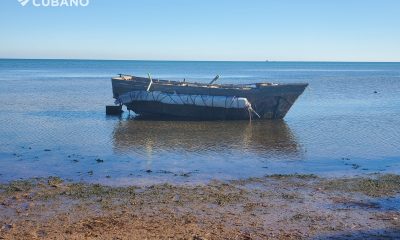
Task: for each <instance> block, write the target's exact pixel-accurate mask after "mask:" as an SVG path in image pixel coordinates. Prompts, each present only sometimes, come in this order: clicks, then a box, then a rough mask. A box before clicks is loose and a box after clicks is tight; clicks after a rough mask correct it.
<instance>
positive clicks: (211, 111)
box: [127, 101, 250, 120]
mask: <svg viewBox="0 0 400 240" xmlns="http://www.w3.org/2000/svg"><path fill="white" fill-rule="evenodd" d="M127 108H128V109H130V110H132V111H134V112H135V113H138V114H141V115H159V116H163V117H178V118H184V119H196V120H228V119H232V120H243V119H249V118H250V113H249V111H248V110H247V109H238V108H229V109H228V108H220V107H203V106H195V105H179V104H163V103H160V102H150V101H134V102H131V103H129V104H127Z"/></svg>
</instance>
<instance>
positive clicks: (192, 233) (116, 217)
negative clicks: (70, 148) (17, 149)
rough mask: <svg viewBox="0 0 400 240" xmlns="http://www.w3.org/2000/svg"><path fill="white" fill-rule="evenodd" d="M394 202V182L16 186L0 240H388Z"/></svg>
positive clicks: (3, 202)
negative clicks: (358, 239)
mask: <svg viewBox="0 0 400 240" xmlns="http://www.w3.org/2000/svg"><path fill="white" fill-rule="evenodd" d="M399 192H400V176H399V175H369V176H366V177H358V178H348V179H343V178H341V179H338V178H336V179H327V178H320V177H317V176H314V175H270V176H265V177H262V178H249V179H245V180H235V181H228V182H221V181H213V182H210V183H208V184H202V185H170V184H162V185H152V186H147V187H139V186H129V187H110V186H103V185H98V184H86V183H71V182H65V181H63V180H62V179H60V178H58V177H51V178H46V179H30V180H21V181H14V182H11V183H8V184H3V185H0V239H320V238H324V239H325V238H335V239H341V238H343V239H351V238H362V239H365V238H368V237H369V238H385V239H386V238H388V239H390V238H393V239H394V238H396V237H399V236H400V221H399V219H400V212H399V209H400V206H399V203H400V201H399V195H398V193H399Z"/></svg>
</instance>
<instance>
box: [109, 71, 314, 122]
mask: <svg viewBox="0 0 400 240" xmlns="http://www.w3.org/2000/svg"><path fill="white" fill-rule="evenodd" d="M218 79H219V76H216V77H215V78H214V79H213V80H212V81H211V82H210V83H208V84H207V83H197V82H187V81H186V80H185V79H183V80H182V81H170V80H162V79H153V78H152V77H151V76H150V74H149V75H148V77H137V76H132V75H127V74H119V75H118V76H116V77H113V78H112V79H111V81H112V90H113V97H114V99H115V104H117V105H120V106H122V105H125V106H126V108H127V109H128V110H132V111H133V112H135V113H136V114H138V115H139V116H141V117H151V118H177V119H188V120H189V119H192V120H247V119H250V120H251V119H283V118H284V117H285V115H286V114H287V112H288V111H289V109H290V108H291V107H292V105H293V104H294V102H295V101H296V100H297V98H298V97H299V96H300V95H301V94H302V93H303V92H304V90H305V88H306V87H307V86H308V84H307V83H294V84H293V83H291V84H276V83H269V82H259V83H254V84H216V83H215V82H216V81H217V80H218Z"/></svg>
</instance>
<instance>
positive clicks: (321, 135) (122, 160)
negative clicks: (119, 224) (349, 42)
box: [0, 60, 400, 184]
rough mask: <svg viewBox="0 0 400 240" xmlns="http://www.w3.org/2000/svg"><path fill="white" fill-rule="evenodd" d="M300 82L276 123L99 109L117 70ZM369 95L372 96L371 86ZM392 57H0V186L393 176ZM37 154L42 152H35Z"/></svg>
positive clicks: (399, 118) (395, 67)
mask: <svg viewBox="0 0 400 240" xmlns="http://www.w3.org/2000/svg"><path fill="white" fill-rule="evenodd" d="M147 72H150V73H151V74H152V76H153V77H156V78H158V77H161V78H166V79H174V80H179V79H183V78H186V79H187V80H191V81H198V82H208V81H210V80H211V79H212V78H213V77H214V76H215V75H216V74H219V75H220V76H221V79H220V80H219V81H220V82H221V83H252V82H257V81H272V82H278V83H287V82H308V83H309V84H310V85H309V87H308V88H307V89H306V91H305V92H304V94H303V95H302V96H301V97H300V98H299V100H298V101H297V102H296V103H295V105H294V106H293V108H292V109H291V110H290V111H289V114H288V115H287V116H286V118H285V120H284V121H253V122H252V123H249V122H247V121H236V122H223V121H217V122H184V121H143V120H135V119H134V118H133V115H130V116H129V115H128V114H127V113H125V114H124V115H123V116H121V117H107V116H105V105H110V104H112V103H113V99H112V92H111V81H110V77H112V76H114V75H115V74H117V73H130V74H135V75H140V76H145V75H147ZM375 91H376V92H377V93H374V92H375ZM399 93H400V63H318V62H315V63H313V62H307V63H305V62H303V63H299V62H158V61H72V60H71V61H66V60H0V104H1V108H0V181H1V182H5V181H9V180H14V179H18V178H28V177H45V176H50V175H57V176H61V177H63V178H68V179H71V180H84V181H88V182H101V183H107V184H131V183H145V184H146V183H155V182H165V181H170V182H203V181H207V180H209V179H213V178H217V179H232V178H238V177H251V176H261V175H265V174H272V173H294V172H297V173H315V174H319V175H324V176H341V175H350V176H351V175H360V174H367V173H373V172H384V173H388V172H393V173H399V172H400V150H399V149H400V148H399V146H400V128H399V124H400V94H399ZM45 150H47V151H45Z"/></svg>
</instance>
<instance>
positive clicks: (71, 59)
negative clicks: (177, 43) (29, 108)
mask: <svg viewBox="0 0 400 240" xmlns="http://www.w3.org/2000/svg"><path fill="white" fill-rule="evenodd" d="M0 60H34V61H35V60H38V61H43V60H54V61H135V62H249V63H252V62H254V63H293V62H298V63H400V61H335V60H264V61H262V60H168V59H95V58H93V59H92V58H8V57H5V58H3V57H0Z"/></svg>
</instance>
